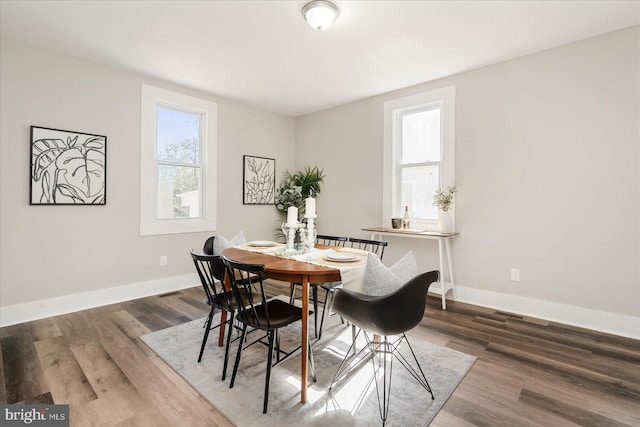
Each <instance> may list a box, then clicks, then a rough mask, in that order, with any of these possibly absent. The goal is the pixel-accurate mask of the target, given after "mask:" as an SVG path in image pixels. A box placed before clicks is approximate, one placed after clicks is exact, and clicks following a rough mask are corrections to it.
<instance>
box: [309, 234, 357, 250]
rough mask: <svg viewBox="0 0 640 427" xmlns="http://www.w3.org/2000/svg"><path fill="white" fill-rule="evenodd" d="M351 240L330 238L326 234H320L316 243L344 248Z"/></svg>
mask: <svg viewBox="0 0 640 427" xmlns="http://www.w3.org/2000/svg"><path fill="white" fill-rule="evenodd" d="M347 240H349V238H347V237H338V236H328V235H326V234H318V235H317V236H316V243H318V244H320V245H331V246H341V247H342V246H344V244H345V243H347Z"/></svg>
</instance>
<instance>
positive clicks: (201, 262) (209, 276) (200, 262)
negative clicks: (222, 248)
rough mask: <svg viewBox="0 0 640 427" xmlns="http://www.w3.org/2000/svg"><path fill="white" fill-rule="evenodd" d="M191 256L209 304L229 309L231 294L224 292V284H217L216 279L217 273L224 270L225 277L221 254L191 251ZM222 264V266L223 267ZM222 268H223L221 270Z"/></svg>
mask: <svg viewBox="0 0 640 427" xmlns="http://www.w3.org/2000/svg"><path fill="white" fill-rule="evenodd" d="M191 258H192V259H193V263H194V265H195V266H196V272H197V273H198V277H199V278H200V283H201V284H202V288H203V289H204V293H205V295H206V296H207V301H208V302H209V304H212V305H215V306H216V307H218V308H220V309H228V307H231V303H232V301H231V298H230V295H229V294H228V293H226V292H224V290H223V287H222V284H219V285H217V284H216V281H215V279H216V278H217V277H216V274H218V273H219V272H220V271H222V274H223V276H222V277H223V278H224V264H222V260H221V259H220V257H219V256H215V255H207V254H197V253H195V252H193V251H191ZM221 266H222V267H221ZM221 268H222V270H220V269H221Z"/></svg>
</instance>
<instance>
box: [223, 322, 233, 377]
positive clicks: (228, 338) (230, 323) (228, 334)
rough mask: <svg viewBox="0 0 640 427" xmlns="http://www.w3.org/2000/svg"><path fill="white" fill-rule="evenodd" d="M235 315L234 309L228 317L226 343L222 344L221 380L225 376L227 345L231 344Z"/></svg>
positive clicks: (227, 357)
mask: <svg viewBox="0 0 640 427" xmlns="http://www.w3.org/2000/svg"><path fill="white" fill-rule="evenodd" d="M235 315H236V312H235V311H231V318H230V319H229V323H228V326H229V328H228V329H229V331H228V332H227V343H226V344H225V346H224V364H223V365H222V381H224V379H225V377H226V376H227V365H228V363H229V347H230V346H231V334H233V328H234V326H233V319H234V317H235Z"/></svg>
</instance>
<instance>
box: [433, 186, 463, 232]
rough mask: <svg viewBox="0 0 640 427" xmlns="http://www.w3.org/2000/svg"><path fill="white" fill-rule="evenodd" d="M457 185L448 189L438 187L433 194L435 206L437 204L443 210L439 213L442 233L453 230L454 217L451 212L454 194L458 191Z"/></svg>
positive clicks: (439, 225) (439, 224)
mask: <svg viewBox="0 0 640 427" xmlns="http://www.w3.org/2000/svg"><path fill="white" fill-rule="evenodd" d="M456 191H457V190H456V187H455V186H453V187H447V190H446V191H445V190H443V189H442V188H438V189H437V190H436V193H435V194H434V195H433V206H436V207H437V208H438V209H440V210H441V211H442V212H440V215H438V227H439V228H440V232H442V233H451V231H452V230H453V218H451V214H450V213H449V209H451V205H452V204H453V194H454V193H455V192H456Z"/></svg>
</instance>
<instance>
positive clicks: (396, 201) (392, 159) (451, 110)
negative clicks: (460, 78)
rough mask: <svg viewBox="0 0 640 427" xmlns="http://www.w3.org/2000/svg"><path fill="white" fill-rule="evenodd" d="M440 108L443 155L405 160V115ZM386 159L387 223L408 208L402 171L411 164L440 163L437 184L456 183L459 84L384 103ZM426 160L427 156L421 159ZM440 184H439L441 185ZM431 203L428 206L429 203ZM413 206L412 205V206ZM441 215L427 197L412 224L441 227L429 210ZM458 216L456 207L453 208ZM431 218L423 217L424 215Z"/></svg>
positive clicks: (439, 185) (385, 207)
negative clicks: (457, 98) (456, 106)
mask: <svg viewBox="0 0 640 427" xmlns="http://www.w3.org/2000/svg"><path fill="white" fill-rule="evenodd" d="M434 109H439V110H440V129H439V132H440V134H439V139H440V146H439V148H440V159H439V160H438V161H435V160H436V159H426V160H427V161H419V162H417V163H411V159H406V160H407V161H404V162H403V156H402V154H403V153H402V144H400V143H399V142H398V141H401V138H402V137H403V135H402V126H403V124H402V118H403V117H404V116H406V115H409V114H415V113H419V112H421V111H433V110H434ZM383 157H384V163H383V176H384V180H383V186H382V188H383V191H382V192H383V195H382V197H383V207H382V221H383V225H384V226H385V227H388V226H389V225H390V220H391V218H395V217H401V216H402V214H403V210H404V205H405V204H406V203H403V201H402V198H401V197H402V196H401V194H402V191H401V190H402V188H401V186H402V175H403V173H406V171H408V170H410V169H408V168H420V167H429V166H434V167H435V166H437V168H438V182H437V183H436V184H434V185H437V187H440V188H446V187H449V186H454V185H455V179H454V177H455V86H449V87H445V88H441V89H436V90H433V91H429V92H424V93H419V94H416V95H411V96H408V97H405V98H400V99H396V100H391V101H387V102H385V104H384V155H383ZM419 160H423V159H419ZM437 187H436V188H437ZM427 205H428V206H427ZM410 209H411V208H410ZM431 209H433V213H437V215H439V212H438V210H437V209H436V208H435V207H432V197H429V198H428V201H427V200H424V202H423V206H422V208H421V209H418V210H417V211H416V212H412V213H413V217H414V218H413V220H412V228H420V229H425V230H430V231H435V230H437V227H438V225H437V223H438V221H437V216H436V215H433V213H432V214H429V213H428V212H426V211H428V210H431ZM450 213H451V215H452V216H454V214H455V210H454V209H452V210H451V211H450ZM425 215H426V216H428V217H431V219H424V218H421V217H423V216H425Z"/></svg>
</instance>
